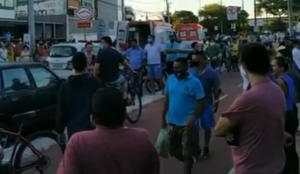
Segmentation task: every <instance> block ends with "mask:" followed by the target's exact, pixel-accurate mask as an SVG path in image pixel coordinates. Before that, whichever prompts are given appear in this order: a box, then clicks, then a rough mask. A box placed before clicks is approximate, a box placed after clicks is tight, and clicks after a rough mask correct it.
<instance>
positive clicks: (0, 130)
mask: <svg viewBox="0 0 300 174" xmlns="http://www.w3.org/2000/svg"><path fill="white" fill-rule="evenodd" d="M22 128H23V122H22V123H21V125H20V129H19V131H18V133H15V132H11V131H7V130H5V129H3V128H0V134H5V135H7V136H12V137H16V141H15V144H14V146H13V151H12V154H11V157H10V160H9V161H8V163H6V164H4V165H3V164H2V165H3V166H1V165H0V171H1V168H2V167H6V166H7V165H8V167H10V168H11V169H13V166H14V165H15V164H14V161H15V155H16V150H17V147H18V145H19V142H23V143H25V144H26V146H27V147H29V148H30V149H31V150H32V152H33V153H34V154H35V155H36V156H37V157H38V160H37V161H40V160H41V158H42V157H43V156H44V155H43V154H42V153H41V152H40V151H39V150H38V149H36V148H35V147H34V146H33V145H32V144H31V142H29V141H28V140H27V139H26V138H25V137H24V136H22V135H21V131H22ZM1 161H2V159H1V160H0V162H1ZM35 166H38V163H37V162H36V161H35V162H32V163H29V164H27V165H25V166H24V167H21V168H20V169H18V170H14V169H13V170H12V171H11V172H12V173H18V172H23V171H26V170H28V169H31V168H34V167H35Z"/></svg>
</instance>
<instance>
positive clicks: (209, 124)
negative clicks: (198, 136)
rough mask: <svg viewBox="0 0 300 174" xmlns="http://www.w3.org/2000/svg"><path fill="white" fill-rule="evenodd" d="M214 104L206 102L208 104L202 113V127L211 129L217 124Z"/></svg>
mask: <svg viewBox="0 0 300 174" xmlns="http://www.w3.org/2000/svg"><path fill="white" fill-rule="evenodd" d="M213 108H214V107H213V104H212V103H206V106H205V108H204V110H203V112H202V114H201V117H200V121H201V127H202V129H203V130H204V131H205V130H211V129H212V128H213V127H214V126H215V118H214V111H213Z"/></svg>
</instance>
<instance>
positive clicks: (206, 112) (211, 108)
mask: <svg viewBox="0 0 300 174" xmlns="http://www.w3.org/2000/svg"><path fill="white" fill-rule="evenodd" d="M192 62H193V64H194V65H195V67H192V68H191V69H190V73H191V74H193V75H195V77H197V78H198V79H199V80H200V82H201V84H202V86H203V90H204V94H205V96H204V99H205V106H204V109H203V112H202V114H201V117H200V120H201V127H202V128H203V129H204V140H205V142H204V149H203V150H204V151H203V158H204V159H208V158H209V148H208V147H209V141H210V138H211V130H212V128H213V127H214V126H215V119H214V112H216V111H217V109H218V106H219V95H220V92H219V91H220V78H219V75H218V74H217V72H216V71H214V70H213V69H212V68H210V67H208V66H207V58H206V56H205V53H204V51H198V52H195V53H194V54H193V56H192ZM213 102H214V103H213Z"/></svg>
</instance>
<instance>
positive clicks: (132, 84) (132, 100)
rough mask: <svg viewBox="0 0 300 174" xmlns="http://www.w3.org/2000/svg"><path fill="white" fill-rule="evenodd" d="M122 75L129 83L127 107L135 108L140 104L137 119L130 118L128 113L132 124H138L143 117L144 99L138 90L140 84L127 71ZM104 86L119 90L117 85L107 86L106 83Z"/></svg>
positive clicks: (122, 72) (128, 116)
mask: <svg viewBox="0 0 300 174" xmlns="http://www.w3.org/2000/svg"><path fill="white" fill-rule="evenodd" d="M120 73H121V75H122V76H124V77H125V80H126V81H127V82H128V88H127V95H128V97H127V107H128V106H135V105H136V103H138V105H139V106H138V108H137V115H136V117H135V118H132V117H130V115H129V114H128V113H127V115H126V118H127V120H128V121H129V122H130V123H137V122H138V121H139V120H140V118H141V115H142V107H143V105H142V97H141V95H140V93H139V89H138V85H139V84H138V82H137V81H136V80H134V79H136V78H135V77H134V76H136V75H134V76H131V75H130V73H129V72H128V71H127V70H120ZM104 86H110V87H116V88H119V87H118V86H115V84H107V83H105V84H104Z"/></svg>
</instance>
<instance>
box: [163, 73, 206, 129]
mask: <svg viewBox="0 0 300 174" xmlns="http://www.w3.org/2000/svg"><path fill="white" fill-rule="evenodd" d="M165 92H166V94H167V95H168V97H169V98H168V99H169V109H168V113H167V122H168V123H169V124H175V125H178V126H184V125H185V124H186V122H187V121H188V120H189V119H190V118H191V117H192V116H193V114H194V112H195V111H196V107H197V100H199V99H201V98H203V97H204V91H203V88H202V85H201V83H200V81H199V80H198V79H197V78H196V77H195V76H194V75H192V74H189V76H188V77H187V78H185V79H181V80H179V79H178V78H177V77H176V76H175V75H174V74H173V75H170V76H169V77H168V80H167V83H166V87H165Z"/></svg>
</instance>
